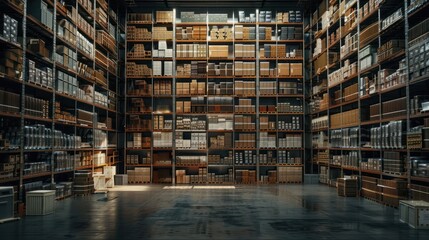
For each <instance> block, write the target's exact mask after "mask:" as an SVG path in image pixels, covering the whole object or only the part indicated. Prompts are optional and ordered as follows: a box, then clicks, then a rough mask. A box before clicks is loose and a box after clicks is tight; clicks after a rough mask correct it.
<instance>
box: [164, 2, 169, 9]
mask: <svg viewBox="0 0 429 240" xmlns="http://www.w3.org/2000/svg"><path fill="white" fill-rule="evenodd" d="M164 3H165V7H166V8H168V0H164Z"/></svg>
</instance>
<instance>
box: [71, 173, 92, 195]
mask: <svg viewBox="0 0 429 240" xmlns="http://www.w3.org/2000/svg"><path fill="white" fill-rule="evenodd" d="M93 192H94V179H93V178H92V173H91V172H90V171H77V172H75V174H74V181H73V194H75V195H88V194H92V193H93Z"/></svg>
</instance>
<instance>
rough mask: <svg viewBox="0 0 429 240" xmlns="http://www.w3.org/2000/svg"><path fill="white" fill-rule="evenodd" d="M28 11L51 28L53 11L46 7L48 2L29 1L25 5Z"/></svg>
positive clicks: (39, 0) (40, 0)
mask: <svg viewBox="0 0 429 240" xmlns="http://www.w3.org/2000/svg"><path fill="white" fill-rule="evenodd" d="M27 9H28V13H29V14H31V15H32V16H33V17H35V18H36V19H37V20H39V21H40V22H41V23H42V24H43V25H45V26H46V27H47V28H49V29H50V30H53V25H54V13H53V11H52V10H51V9H50V8H48V4H47V3H46V2H44V1H42V0H34V1H29V2H28V5H27Z"/></svg>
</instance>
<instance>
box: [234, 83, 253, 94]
mask: <svg viewBox="0 0 429 240" xmlns="http://www.w3.org/2000/svg"><path fill="white" fill-rule="evenodd" d="M234 85H235V86H234V87H235V95H242V96H253V95H256V83H255V81H238V80H236V81H235V82H234Z"/></svg>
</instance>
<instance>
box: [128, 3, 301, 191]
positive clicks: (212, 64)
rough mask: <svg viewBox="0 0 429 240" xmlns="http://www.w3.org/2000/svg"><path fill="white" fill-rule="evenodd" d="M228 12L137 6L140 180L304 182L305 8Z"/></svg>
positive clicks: (132, 31) (131, 54) (131, 109)
mask: <svg viewBox="0 0 429 240" xmlns="http://www.w3.org/2000/svg"><path fill="white" fill-rule="evenodd" d="M224 12H225V13H212V12H211V11H210V10H208V12H207V10H201V11H198V10H195V11H193V12H192V11H186V10H175V9H174V10H171V11H154V12H133V10H132V9H128V13H127V40H126V45H127V47H126V49H127V53H126V55H127V57H126V71H127V72H126V75H127V93H126V141H125V142H126V143H125V144H126V149H125V165H126V170H127V172H128V174H129V182H130V183H173V184H174V183H176V184H181V183H186V184H190V183H191V184H200V183H201V184H202V183H213V184H216V183H218V184H221V183H229V184H234V183H236V184H242V183H245V184H256V183H289V182H293V183H300V182H302V175H303V163H304V159H305V155H304V151H303V149H304V147H303V143H304V134H303V133H304V127H303V126H304V107H303V102H304V95H303V88H304V86H303V76H302V75H303V59H304V57H303V45H304V43H303V24H302V19H303V16H302V13H301V11H295V10H291V11H289V10H284V11H275V10H270V9H268V10H255V9H253V10H250V9H247V10H245V11H241V10H231V9H227V10H225V11H224Z"/></svg>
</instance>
